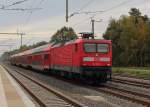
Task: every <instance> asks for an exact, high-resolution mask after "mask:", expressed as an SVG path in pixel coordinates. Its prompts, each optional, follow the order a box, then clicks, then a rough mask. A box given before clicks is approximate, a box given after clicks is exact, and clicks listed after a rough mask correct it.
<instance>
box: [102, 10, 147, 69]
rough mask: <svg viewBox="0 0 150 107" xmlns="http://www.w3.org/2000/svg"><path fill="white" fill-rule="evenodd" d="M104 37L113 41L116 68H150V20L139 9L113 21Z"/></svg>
mask: <svg viewBox="0 0 150 107" xmlns="http://www.w3.org/2000/svg"><path fill="white" fill-rule="evenodd" d="M103 37H104V38H105V39H110V40H112V44H113V45H112V48H113V65H114V66H140V67H143V66H150V18H149V17H148V16H147V15H142V14H141V12H140V11H139V9H136V8H131V10H130V11H129V15H128V16H127V15H122V16H121V17H120V18H119V19H118V20H115V19H111V20H110V22H109V25H108V27H107V30H106V32H105V33H104V34H103Z"/></svg>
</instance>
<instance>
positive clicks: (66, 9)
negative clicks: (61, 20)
mask: <svg viewBox="0 0 150 107" xmlns="http://www.w3.org/2000/svg"><path fill="white" fill-rule="evenodd" d="M66 22H68V0H66Z"/></svg>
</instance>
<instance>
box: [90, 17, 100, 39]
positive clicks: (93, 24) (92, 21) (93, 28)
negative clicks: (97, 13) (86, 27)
mask: <svg viewBox="0 0 150 107" xmlns="http://www.w3.org/2000/svg"><path fill="white" fill-rule="evenodd" d="M101 21H102V19H100V20H99V21H96V20H94V19H93V18H91V23H92V33H93V39H94V35H95V22H101Z"/></svg>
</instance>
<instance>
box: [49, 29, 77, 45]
mask: <svg viewBox="0 0 150 107" xmlns="http://www.w3.org/2000/svg"><path fill="white" fill-rule="evenodd" d="M76 38H77V35H76V33H75V32H74V30H73V29H72V28H71V27H69V28H68V27H63V28H61V29H60V30H58V31H57V32H56V33H55V34H54V35H53V36H52V38H51V40H50V42H51V43H52V42H54V43H60V42H65V41H70V40H74V39H76Z"/></svg>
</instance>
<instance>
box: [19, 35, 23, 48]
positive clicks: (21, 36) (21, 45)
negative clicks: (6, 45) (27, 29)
mask: <svg viewBox="0 0 150 107" xmlns="http://www.w3.org/2000/svg"><path fill="white" fill-rule="evenodd" d="M22 35H23V34H22V33H21V34H20V36H21V45H20V48H22Z"/></svg>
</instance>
